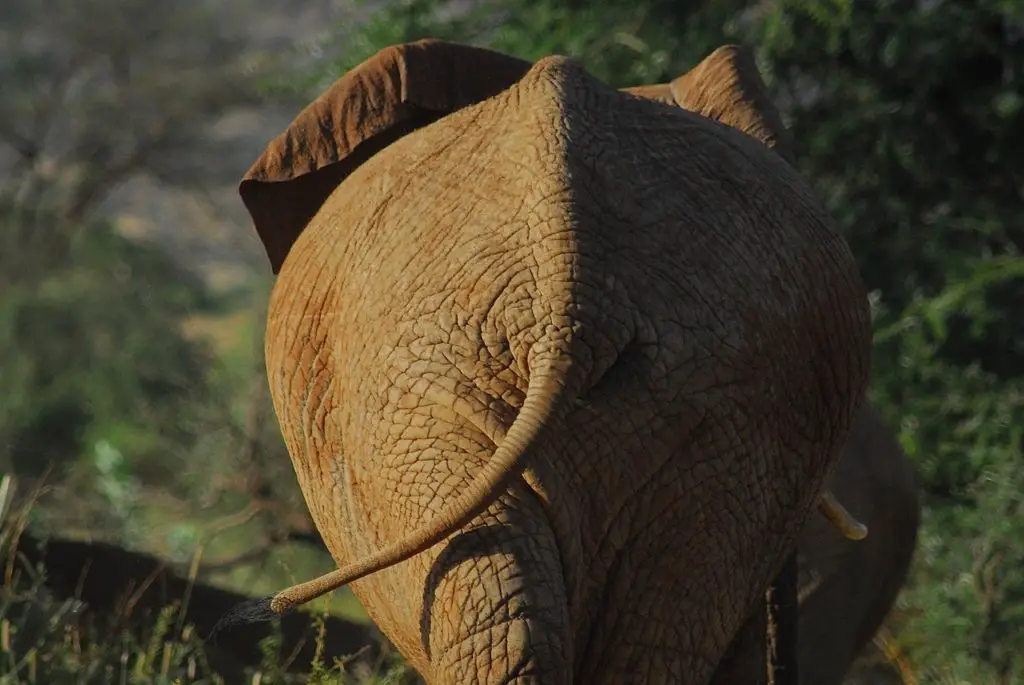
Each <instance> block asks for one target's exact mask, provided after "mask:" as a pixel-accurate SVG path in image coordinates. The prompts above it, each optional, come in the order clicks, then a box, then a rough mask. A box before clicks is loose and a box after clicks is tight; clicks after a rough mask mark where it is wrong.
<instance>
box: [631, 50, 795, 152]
mask: <svg viewBox="0 0 1024 685" xmlns="http://www.w3.org/2000/svg"><path fill="white" fill-rule="evenodd" d="M625 91H626V92H628V93H632V94H633V95H637V96H640V97H646V98H649V99H652V100H660V101H662V102H666V103H673V102H674V103H675V104H677V105H679V106H680V107H683V108H684V109H688V110H690V111H691V112H695V113H697V114H700V115H702V116H705V117H708V118H709V119H714V120H715V121H720V122H721V123H723V124H726V125H728V126H732V127H733V128H737V129H739V130H740V131H743V132H744V133H746V134H747V135H749V136H751V137H753V138H757V139H758V140H760V141H761V142H762V143H764V144H765V145H767V146H768V147H770V148H772V149H773V150H775V152H776V153H778V154H779V155H780V156H781V157H782V158H783V159H785V160H786V161H787V162H789V163H790V164H793V163H794V161H795V160H794V154H793V144H792V140H791V139H790V137H789V132H788V131H787V130H786V128H785V126H783V125H782V117H781V116H780V115H779V110H778V109H776V107H775V105H774V103H772V101H771V98H770V97H769V95H768V88H767V86H766V85H765V83H764V80H763V79H762V78H761V73H760V72H759V71H758V69H757V64H756V63H755V62H754V56H753V55H752V54H751V53H750V51H749V50H746V49H744V48H742V47H740V46H738V45H723V46H722V47H720V48H718V49H716V50H715V51H714V52H712V53H711V54H710V55H708V56H707V57H705V58H704V59H703V60H702V61H701V62H700V64H698V65H697V66H695V67H694V68H693V69H691V70H690V71H688V72H687V73H685V74H683V75H682V76H680V77H678V78H676V79H674V80H673V81H672V83H664V84H658V85H653V86H637V87H634V88H626V89H625Z"/></svg>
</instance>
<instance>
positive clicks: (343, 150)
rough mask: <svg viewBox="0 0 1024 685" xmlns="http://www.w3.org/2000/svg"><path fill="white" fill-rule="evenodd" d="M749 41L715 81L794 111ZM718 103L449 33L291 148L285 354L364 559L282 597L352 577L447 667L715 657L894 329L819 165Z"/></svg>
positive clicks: (417, 655)
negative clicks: (874, 314)
mask: <svg viewBox="0 0 1024 685" xmlns="http://www.w3.org/2000/svg"><path fill="white" fill-rule="evenodd" d="M741 57H742V53H740V52H739V51H737V50H735V49H725V50H720V51H717V52H716V53H714V54H712V55H711V56H709V57H708V60H707V61H709V64H714V65H716V68H715V69H710V70H706V73H707V74H713V75H715V79H717V83H718V84H719V85H716V82H710V83H709V89H708V92H709V97H712V98H713V97H714V96H715V89H716V88H717V87H719V86H720V87H721V96H722V98H724V99H723V100H722V102H723V103H725V105H726V109H727V110H728V112H726V113H723V115H722V118H725V115H726V114H730V115H731V114H735V113H737V112H740V113H741V114H742V117H744V118H745V120H747V121H750V122H753V123H755V124H756V125H755V126H753V127H751V129H750V132H751V135H759V134H758V132H761V133H763V134H764V135H781V133H783V132H782V131H781V130H777V129H778V125H777V123H775V122H777V121H778V116H777V113H775V112H774V110H772V109H771V105H770V103H768V101H767V98H765V97H764V95H763V90H761V89H762V84H761V82H760V78H759V76H758V75H757V74H756V71H754V72H753V73H751V72H750V71H749V68H747V67H745V66H744V65H746V64H748V62H744V61H743V60H742V59H740V58H741ZM749 64H752V62H750V63H749ZM705 66H706V65H705ZM695 71H697V70H695ZM697 78H701V77H700V76H699V74H698V76H697ZM738 83H742V84H743V85H744V88H742V89H739V90H737V89H736V88H735V87H734V86H736V84H738ZM751 94H753V96H751V97H748V95H751ZM716 118H718V117H717V116H705V115H702V114H700V113H695V112H690V111H686V110H684V109H681V108H679V107H674V106H669V105H667V104H665V103H662V102H659V101H657V100H655V99H650V98H646V97H637V96H635V95H632V94H629V93H624V92H619V91H616V90H614V89H612V88H610V87H608V86H607V85H605V84H603V83H601V82H600V81H598V80H596V79H595V78H593V77H592V76H591V75H589V74H588V73H587V72H586V71H585V70H584V69H583V68H582V67H581V66H580V65H578V64H577V63H575V62H574V61H572V60H570V59H566V58H562V57H549V58H545V59H543V60H541V61H539V62H537V63H536V64H533V65H531V64H529V63H527V62H523V61H521V60H517V59H514V58H511V57H508V56H505V55H501V54H498V53H494V52H490V51H486V50H481V49H476V48H470V47H467V46H462V45H456V44H450V43H444V42H441V41H433V40H428V41H420V42H418V43H411V44H406V45H401V46H394V47H391V48H388V49H386V50H384V51H382V52H380V53H378V54H377V55H375V56H374V57H372V58H370V59H369V60H367V62H364V63H363V64H362V65H360V66H358V67H356V68H355V69H354V70H353V71H351V72H349V73H348V74H346V75H345V76H344V77H343V78H341V79H340V80H339V81H338V82H337V83H336V84H335V85H334V86H332V87H331V88H330V89H329V90H328V91H326V92H325V93H324V94H323V95H322V96H321V97H320V98H319V99H318V100H317V101H316V102H314V103H313V104H311V105H310V106H309V107H307V108H306V109H305V110H304V111H303V112H302V113H301V114H300V115H299V116H298V117H297V118H296V119H295V121H294V122H293V123H292V125H291V126H290V127H289V128H288V129H287V130H286V131H285V132H284V133H282V135H281V136H279V137H278V138H277V139H276V140H274V141H273V142H272V143H271V144H270V145H269V146H268V147H267V149H266V151H265V152H264V154H263V156H262V157H261V158H260V159H259V160H258V161H257V162H256V164H255V165H254V166H253V168H252V169H251V170H250V172H249V175H248V176H247V177H246V180H244V181H243V183H242V187H241V192H242V196H243V199H244V201H245V202H246V205H247V207H248V208H249V210H250V212H251V214H252V216H253V219H254V222H255V225H256V228H257V230H258V232H259V234H260V237H261V239H262V240H263V242H264V244H265V246H266V248H267V252H268V256H269V257H270V260H271V264H272V266H273V268H274V270H275V271H276V272H279V276H278V280H277V283H276V284H275V287H274V292H273V294H272V297H271V302H270V309H269V314H268V323H267V339H266V359H267V370H268V375H269V381H270V387H271V390H272V395H273V400H274V407H275V410H276V412H277V416H278V419H279V422H280V424H281V427H282V431H283V434H284V438H285V442H286V444H287V446H288V450H289V453H290V455H291V458H292V460H293V462H294V466H295V471H296V474H297V476H298V480H299V483H300V485H301V487H302V491H303V493H304V495H305V498H306V502H307V504H308V506H309V508H310V511H311V513H312V515H313V518H314V520H315V521H316V524H317V527H318V528H319V530H320V532H321V534H322V535H323V538H324V540H325V541H326V543H327V545H328V547H329V549H330V551H331V554H332V555H333V557H334V558H335V560H336V561H337V563H338V564H339V566H340V567H341V568H340V570H338V571H335V572H333V573H331V574H328V575H327V576H325V577H323V578H320V579H317V580H314V581H310V582H309V583H304V584H302V585H299V586H296V587H294V588H290V589H288V590H285V591H283V592H281V593H279V594H278V595H276V596H274V597H273V598H272V600H271V601H270V608H271V609H272V610H273V611H275V612H282V611H284V610H286V609H288V608H289V607H291V606H294V605H296V604H301V603H302V602H305V601H308V600H309V599H311V598H313V597H315V596H318V595H320V594H323V593H325V592H327V591H330V590H331V589H334V588H336V587H339V586H340V585H343V584H346V583H349V582H351V583H352V589H353V591H354V592H355V594H356V595H357V596H358V597H359V599H360V600H361V601H362V603H363V604H364V606H365V607H366V609H367V611H368V612H369V614H370V615H371V617H372V618H373V619H374V620H375V621H376V622H377V624H378V625H379V626H380V627H381V629H382V630H383V631H384V632H385V634H387V636H388V637H389V638H390V639H391V640H392V641H393V642H394V643H395V644H396V645H397V647H398V648H399V650H400V651H401V652H402V654H403V655H404V656H405V657H406V658H407V659H408V660H409V661H410V662H411V663H412V665H413V666H414V667H415V668H416V669H418V670H419V671H420V673H422V674H423V676H424V677H425V678H426V680H427V681H428V682H431V683H451V684H453V685H455V684H458V685H463V684H472V683H543V684H549V683H550V684H555V683H557V684H562V683H588V684H590V683H593V684H601V683H620V682H643V683H705V682H708V681H709V680H711V679H712V678H713V677H714V674H715V671H716V668H717V666H718V663H719V661H720V659H721V658H722V655H723V653H724V651H725V649H726V647H727V646H728V645H729V644H730V642H731V641H732V640H733V637H734V636H735V635H736V634H737V633H738V632H739V631H740V629H741V628H742V627H743V625H744V624H745V622H746V621H747V619H748V617H749V616H751V614H752V612H753V610H754V608H755V607H756V606H757V604H758V603H759V602H760V601H762V596H763V592H764V589H765V587H766V586H767V585H768V584H769V582H770V581H771V579H772V577H773V576H774V575H775V574H776V573H777V572H778V570H779V568H780V567H781V565H782V562H783V560H784V559H785V557H786V556H787V555H788V554H789V553H790V552H791V551H792V550H793V549H794V547H795V544H796V537H797V535H798V533H799V531H800V529H801V527H802V526H803V525H804V523H805V521H806V520H807V518H808V516H809V514H810V511H811V509H812V507H813V506H814V504H815V503H816V502H817V498H818V495H819V493H820V491H821V489H822V486H823V483H824V480H825V478H826V476H827V474H828V472H829V471H830V469H831V468H832V467H833V465H834V463H835V461H836V460H837V458H838V456H839V452H840V449H841V447H842V445H843V443H844V441H845V440H846V437H847V434H848V432H849V429H850V425H851V423H852V419H853V415H854V412H855V411H856V409H857V407H858V405H859V403H860V400H861V397H862V396H863V394H864V390H865V384H866V380H867V375H868V366H869V360H870V346H871V342H870V341H871V331H870V317H869V312H868V306H867V298H866V295H865V292H864V289H863V285H862V283H861V281H860V278H859V275H858V273H857V269H856V266H855V264H854V261H853V258H852V255H851V254H850V252H849V249H848V248H847V246H846V244H845V242H844V241H843V240H842V238H841V237H840V235H839V234H838V232H837V231H836V229H835V227H834V226H833V224H832V222H831V220H830V219H829V217H828V216H827V215H826V213H825V211H824V210H823V209H822V207H821V205H820V204H819V202H818V201H817V200H816V198H815V197H814V194H813V192H812V191H811V190H810V189H809V187H808V186H807V184H806V183H805V182H804V181H803V180H802V179H801V178H800V177H799V175H798V174H797V173H796V172H795V171H794V170H793V169H792V167H791V166H790V165H789V164H787V163H786V161H785V160H783V159H782V158H781V157H780V156H779V155H778V154H776V153H775V152H773V151H772V150H770V149H768V148H767V147H765V145H763V144H762V142H761V141H759V140H757V139H755V138H754V137H751V135H746V134H745V133H743V132H742V131H741V130H737V129H736V128H733V127H730V126H728V125H725V124H723V123H720V122H718V121H716V120H715V119H716ZM680 569H682V571H680Z"/></svg>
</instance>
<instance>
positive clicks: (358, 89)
mask: <svg viewBox="0 0 1024 685" xmlns="http://www.w3.org/2000/svg"><path fill="white" fill-rule="evenodd" d="M530 66H531V65H530V63H529V62H526V61H523V60H520V59H516V58H514V57H509V56H507V55H503V54H501V53H498V52H493V51H491V50H484V49H481V48H474V47H470V46H468V45H459V44H456V43H448V42H444V41H440V40H434V39H426V40H421V41H417V42H415V43H406V44H403V45H394V46H391V47H388V48H385V49H383V50H381V51H380V52H378V53H377V54H375V55H374V56H372V57H370V58H369V59H368V60H366V61H365V62H363V63H362V64H360V65H359V66H357V67H355V68H354V69H352V70H351V71H349V72H348V73H347V74H345V75H344V76H342V77H341V78H340V79H338V80H337V81H335V83H334V84H333V85H332V86H331V87H330V88H328V89H327V90H326V91H325V92H324V93H323V94H322V95H320V97H318V98H317V99H316V100H315V101H313V103H311V104H310V105H309V106H307V107H306V108H305V109H304V110H302V112H301V113H299V115H298V116H297V117H295V119H294V120H293V121H292V123H291V124H290V125H289V126H288V128H287V129H285V131H284V132H283V133H281V135H279V136H278V137H277V138H275V139H274V140H273V141H271V142H270V144H269V145H267V148H266V149H265V150H264V151H263V154H262V155H260V157H259V159H257V160H256V162H255V163H254V164H253V165H252V167H251V168H250V169H249V171H248V173H246V175H245V177H244V178H243V179H242V182H241V184H240V186H239V189H238V191H239V194H240V195H241V196H242V201H243V202H244V203H245V207H246V209H248V210H249V214H250V215H251V216H252V220H253V223H254V224H255V226H256V232H257V233H258V234H259V236H260V240H261V241H263V246H264V248H265V249H266V251H267V257H269V258H270V265H271V268H272V269H273V271H274V273H275V274H276V273H278V271H280V269H281V265H282V264H283V263H284V259H285V257H286V256H287V255H288V251H289V250H290V249H291V247H292V244H294V242H295V240H296V239H297V238H298V237H299V234H300V233H301V232H302V230H303V229H304V228H305V227H306V224H307V223H309V220H310V219H312V218H313V216H314V215H315V214H316V213H317V212H318V211H319V210H320V207H321V206H322V205H323V203H324V201H325V200H326V199H327V197H328V196H329V195H330V194H331V193H332V192H333V191H334V189H335V188H336V187H337V186H338V185H339V184H340V183H341V182H342V181H344V180H345V178H346V177H347V176H348V175H349V174H351V173H352V172H353V171H354V170H355V169H356V168H357V167H358V166H359V165H360V164H362V163H363V162H365V161H366V160H368V159H369V158H370V157H371V156H373V155H374V154H376V153H377V152H380V151H381V150H382V149H384V148H385V147H387V146H388V145H390V144H391V143H393V142H394V141H396V140H397V139H399V138H401V137H402V136H404V135H406V134H408V133H410V132H412V131H414V130H416V129H418V128H421V127H423V126H426V125H427V124H429V123H431V122H433V121H436V120H437V119H440V118H441V117H443V116H444V115H446V114H449V113H451V112H454V111H455V110H458V109H461V108H463V107H466V106H468V105H471V104H474V103H477V102H480V101H481V100H485V99H487V98H489V97H491V96H493V95H496V94H498V93H500V92H501V91H503V90H505V89H507V88H509V87H510V86H511V85H512V84H514V83H515V82H516V81H518V80H519V79H520V78H522V76H523V75H524V74H525V73H526V72H527V71H528V70H529V69H530Z"/></svg>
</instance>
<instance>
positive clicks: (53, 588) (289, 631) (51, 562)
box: [16, 533, 382, 684]
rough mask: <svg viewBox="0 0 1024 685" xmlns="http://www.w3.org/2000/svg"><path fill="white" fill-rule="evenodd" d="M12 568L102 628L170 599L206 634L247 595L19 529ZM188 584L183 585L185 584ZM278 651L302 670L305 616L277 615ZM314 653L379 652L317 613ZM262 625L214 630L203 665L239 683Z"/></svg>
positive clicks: (378, 641) (375, 636)
mask: <svg viewBox="0 0 1024 685" xmlns="http://www.w3.org/2000/svg"><path fill="white" fill-rule="evenodd" d="M17 554H18V559H17V561H18V562H19V563H17V564H16V568H18V567H19V566H20V567H21V568H22V569H23V570H24V569H26V567H25V566H24V564H28V565H29V566H28V568H38V567H41V568H42V569H43V570H44V586H45V587H46V588H47V589H48V590H49V592H50V593H52V594H53V595H54V596H55V597H56V598H58V599H61V600H63V599H77V600H79V601H81V602H83V603H84V604H85V610H84V612H83V614H82V615H83V616H85V615H91V617H92V619H93V620H94V621H99V622H100V623H101V624H102V625H103V626H104V627H105V628H106V629H107V630H108V631H114V630H121V629H129V630H132V631H141V630H143V629H144V628H145V627H146V626H151V625H152V624H153V622H154V621H155V620H156V618H157V616H158V615H159V613H160V611H161V610H163V609H164V608H165V607H166V606H168V605H170V604H171V603H174V602H180V603H181V604H182V605H183V606H184V613H185V615H184V623H186V624H191V625H192V626H194V628H195V631H196V632H197V634H198V635H199V636H200V637H201V638H206V637H207V636H209V635H210V632H211V630H212V629H213V627H214V625H215V624H216V623H217V621H218V620H219V619H220V618H221V617H222V616H223V615H224V614H225V613H226V612H227V611H228V610H229V609H231V608H232V607H234V606H236V605H238V604H239V603H241V602H244V601H246V600H248V599H250V598H249V597H247V596H244V595H241V594H238V593H235V592H231V591H228V590H224V589H221V588H218V587H214V586H212V585H208V584H205V583H201V582H195V583H190V582H189V581H188V580H187V579H186V578H182V577H180V576H178V575H177V574H175V573H174V572H173V571H172V570H171V569H170V568H168V566H167V564H166V563H165V562H164V561H162V560H160V559H159V558H157V557H154V556H150V555H148V554H140V553H138V552H132V551H130V550H126V549H124V548H122V547H119V546H117V545H112V544H109V543H102V542H80V541H75V540H64V539H60V538H51V539H49V540H47V541H46V542H45V543H42V542H41V541H39V540H37V539H36V538H35V537H33V536H32V535H30V534H28V533H23V534H22V535H21V536H20V538H19V540H18V544H17ZM190 586H191V587H190ZM280 621H281V637H282V644H281V650H280V651H281V654H283V655H294V658H292V659H291V660H290V662H288V670H289V671H291V672H294V673H304V672H308V671H309V667H310V664H311V663H312V661H313V658H314V652H315V649H316V636H317V626H316V624H315V619H314V617H313V616H310V615H308V614H304V613H300V612H295V613H291V614H288V615H286V616H283V617H281V619H280ZM324 624H325V629H326V630H325V637H324V641H323V642H324V646H323V652H322V659H323V661H324V663H325V664H327V665H330V664H332V663H333V662H334V660H336V659H338V660H342V661H347V663H350V664H353V663H356V662H363V663H367V664H370V663H373V662H374V661H375V660H376V659H377V658H378V657H379V655H380V652H381V645H382V638H381V635H380V633H379V632H378V631H377V630H376V628H374V627H373V626H369V625H362V624H359V623H355V622H352V621H348V620H345V619H341V618H336V617H325V618H324ZM272 630H273V627H272V625H271V624H268V623H257V624H248V625H241V626H237V627H233V628H232V629H231V630H226V631H221V632H219V633H218V634H217V635H216V637H215V640H212V641H207V643H206V645H205V646H206V656H207V659H208V661H209V664H210V667H211V668H212V669H213V670H215V671H217V672H218V673H219V674H220V675H221V676H222V677H223V678H224V679H225V681H226V682H227V683H229V684H231V683H241V682H246V681H245V678H244V669H245V668H246V667H256V666H258V665H259V664H260V660H261V658H262V654H261V652H260V648H259V642H260V640H262V639H263V638H265V637H267V636H269V635H271V634H272Z"/></svg>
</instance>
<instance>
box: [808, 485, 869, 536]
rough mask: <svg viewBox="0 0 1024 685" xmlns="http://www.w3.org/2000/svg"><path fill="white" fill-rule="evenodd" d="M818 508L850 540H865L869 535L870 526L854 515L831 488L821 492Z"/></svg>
mask: <svg viewBox="0 0 1024 685" xmlns="http://www.w3.org/2000/svg"><path fill="white" fill-rule="evenodd" d="M818 509H819V510H820V511H821V513H822V514H823V515H824V516H825V518H826V519H828V522H829V523H831V524H832V525H833V526H835V527H836V528H838V529H839V532H840V533H842V534H843V535H844V536H846V537H847V538H849V539H850V540H863V539H864V538H866V537H867V536H868V527H867V526H865V525H864V524H863V523H861V522H860V521H858V520H857V519H855V518H854V517H853V514H851V513H850V512H848V511H847V510H846V507H844V506H843V505H842V504H840V503H839V500H837V499H836V497H835V495H833V494H832V491H831V490H825V491H824V492H822V493H821V499H820V500H818Z"/></svg>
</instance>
